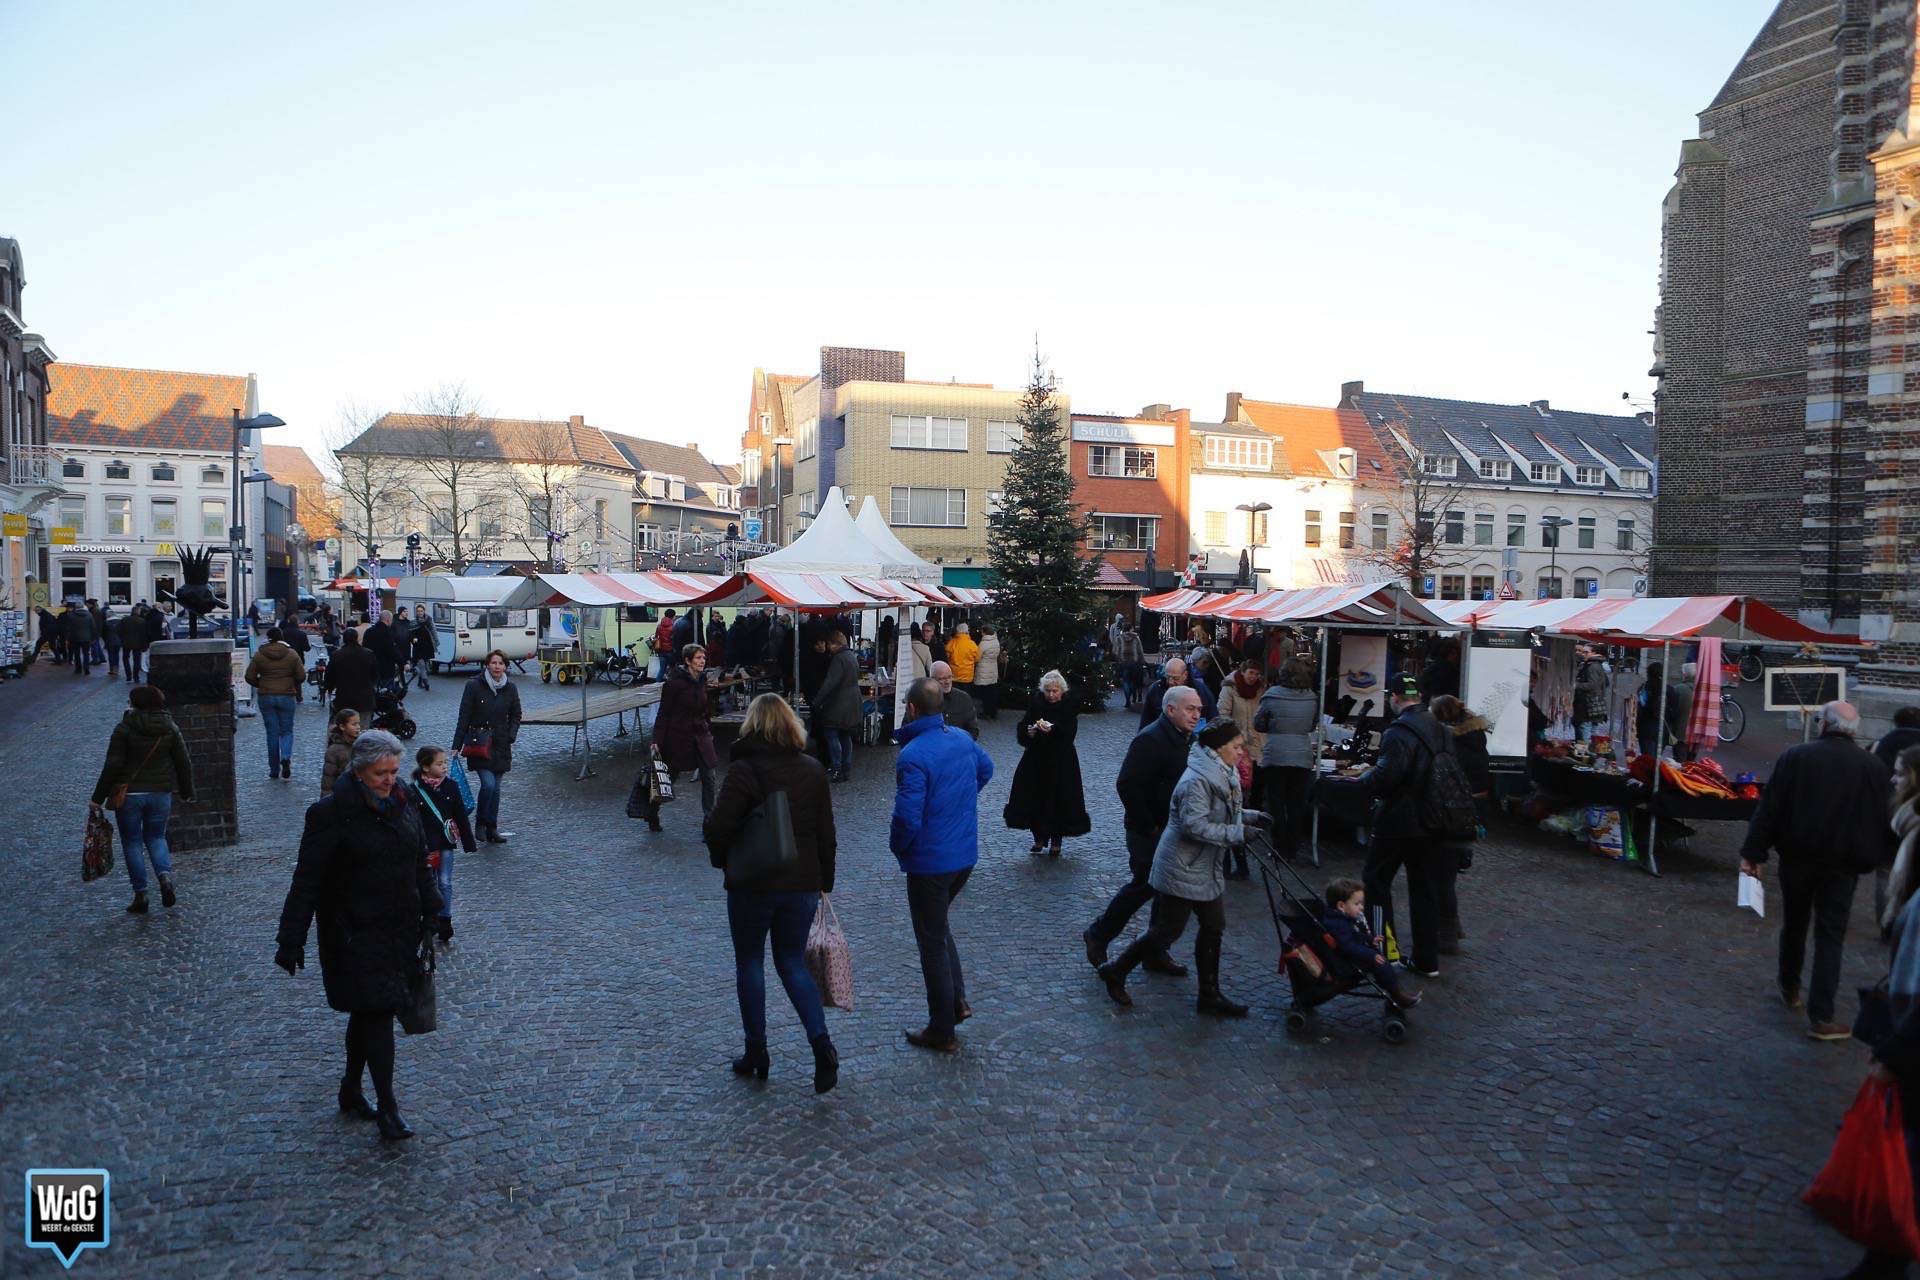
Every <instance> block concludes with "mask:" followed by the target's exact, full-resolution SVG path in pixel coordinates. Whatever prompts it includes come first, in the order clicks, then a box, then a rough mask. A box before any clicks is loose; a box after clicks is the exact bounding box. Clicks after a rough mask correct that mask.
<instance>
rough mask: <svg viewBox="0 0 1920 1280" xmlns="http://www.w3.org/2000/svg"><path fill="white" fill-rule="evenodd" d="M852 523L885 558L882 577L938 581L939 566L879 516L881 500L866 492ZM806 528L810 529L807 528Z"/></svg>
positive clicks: (829, 494)
mask: <svg viewBox="0 0 1920 1280" xmlns="http://www.w3.org/2000/svg"><path fill="white" fill-rule="evenodd" d="M838 492H840V491H839V490H838V489H831V490H829V491H828V493H827V496H828V497H829V498H831V497H832V496H833V495H834V494H836V493H838ZM853 526H854V528H855V530H857V531H858V532H859V533H860V535H861V536H862V537H864V538H865V539H866V540H867V541H868V542H870V543H872V544H873V546H874V549H875V550H877V551H878V552H879V553H880V555H881V556H882V557H883V558H884V563H883V564H882V566H881V569H882V572H881V576H882V577H886V578H896V579H898V580H900V581H902V582H931V583H936V584H937V583H938V582H939V581H940V566H939V565H937V564H934V563H933V562H932V561H929V560H926V559H924V558H922V557H921V556H918V555H915V554H914V551H913V548H911V547H909V546H908V545H907V544H906V543H904V542H902V541H900V539H899V537H898V536H896V535H895V534H894V532H893V529H892V528H891V527H890V526H889V525H888V524H887V522H886V521H885V520H884V519H882V518H881V516H880V504H879V503H877V502H875V501H874V500H873V495H872V494H868V495H867V500H866V501H865V502H864V503H862V504H861V506H860V515H859V517H858V518H857V519H855V520H854V522H853ZM807 532H808V533H811V532H813V531H812V530H811V529H809V530H808V531H807ZM802 536H803V537H804V536H805V535H802Z"/></svg>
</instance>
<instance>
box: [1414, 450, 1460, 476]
mask: <svg viewBox="0 0 1920 1280" xmlns="http://www.w3.org/2000/svg"><path fill="white" fill-rule="evenodd" d="M1420 469H1421V470H1422V471H1424V472H1426V473H1427V474H1428V475H1430V476H1452V475H1458V474H1460V459H1458V458H1456V457H1454V456H1453V455H1452V454H1444V453H1429V454H1426V455H1424V456H1423V457H1422V458H1421V459H1420Z"/></svg>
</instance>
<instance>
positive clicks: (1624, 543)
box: [1613, 516, 1633, 551]
mask: <svg viewBox="0 0 1920 1280" xmlns="http://www.w3.org/2000/svg"><path fill="white" fill-rule="evenodd" d="M1613 545H1614V547H1615V548H1616V549H1617V550H1620V551H1631V550H1633V521H1632V520H1631V519H1629V518H1628V517H1626V516H1621V517H1620V518H1619V520H1618V521H1617V522H1616V523H1615V525H1614V530H1613Z"/></svg>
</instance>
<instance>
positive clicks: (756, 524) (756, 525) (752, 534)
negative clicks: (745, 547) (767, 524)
mask: <svg viewBox="0 0 1920 1280" xmlns="http://www.w3.org/2000/svg"><path fill="white" fill-rule="evenodd" d="M740 527H741V528H742V529H743V530H745V532H746V535H747V541H748V542H758V541H760V530H761V528H762V525H761V524H760V517H759V516H748V517H747V518H746V519H744V520H742V521H741V522H740Z"/></svg>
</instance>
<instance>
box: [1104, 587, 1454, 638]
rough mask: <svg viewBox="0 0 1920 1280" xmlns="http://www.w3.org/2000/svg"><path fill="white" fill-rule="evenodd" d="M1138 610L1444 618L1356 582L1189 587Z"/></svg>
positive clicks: (1316, 618)
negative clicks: (1228, 588) (1283, 586)
mask: <svg viewBox="0 0 1920 1280" xmlns="http://www.w3.org/2000/svg"><path fill="white" fill-rule="evenodd" d="M1140 607H1141V608H1143V609H1151V610H1153V611H1154V612H1156V613H1179V614H1187V615H1190V616H1194V617H1202V618H1225V619H1227V620H1229V621H1232V622H1264V623H1269V624H1280V623H1288V624H1292V625H1297V626H1322V625H1324V626H1349V627H1352V626H1376V627H1442V626H1446V625H1447V622H1446V620H1445V619H1443V618H1441V617H1440V616H1439V615H1438V614H1437V613H1435V612H1434V611H1433V610H1432V608H1430V607H1429V605H1428V602H1427V601H1425V600H1421V599H1418V598H1417V597H1415V596H1413V595H1411V594H1410V593H1409V592H1408V591H1407V590H1406V589H1405V588H1404V587H1401V586H1399V585H1398V584H1397V583H1393V582H1356V583H1347V584H1343V585H1338V586H1326V587H1299V588H1295V589H1292V590H1286V591H1234V592H1228V593H1225V594H1222V593H1220V592H1213V591H1195V590H1192V589H1190V588H1187V589H1182V590H1179V591H1168V592H1164V593H1162V594H1160V595H1157V596H1148V597H1146V598H1145V599H1144V600H1142V601H1141V602H1140Z"/></svg>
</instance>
